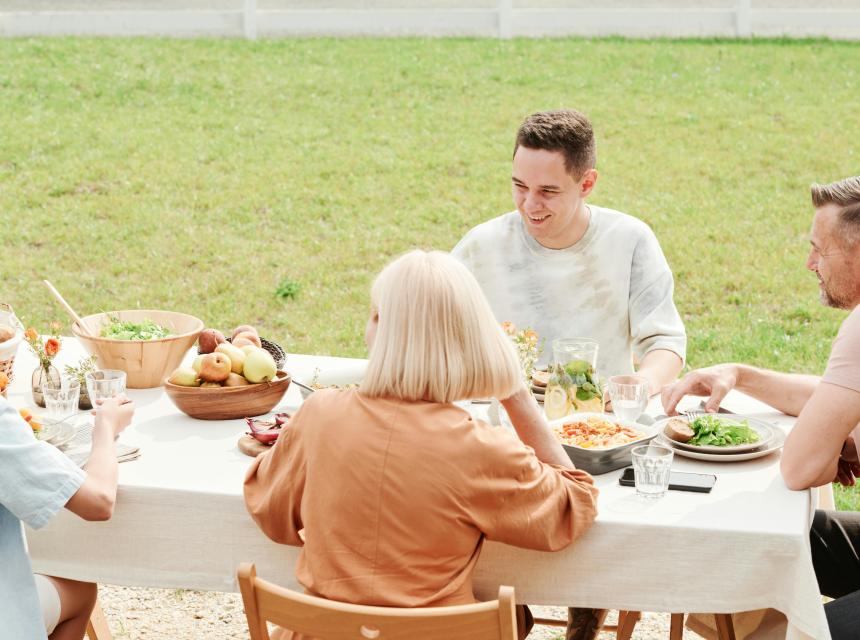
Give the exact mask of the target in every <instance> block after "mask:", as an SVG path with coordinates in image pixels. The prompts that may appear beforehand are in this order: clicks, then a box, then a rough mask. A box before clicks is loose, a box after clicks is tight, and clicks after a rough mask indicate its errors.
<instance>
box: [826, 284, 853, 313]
mask: <svg viewBox="0 0 860 640" xmlns="http://www.w3.org/2000/svg"><path fill="white" fill-rule="evenodd" d="M820 295H821V303H822V304H823V305H824V306H826V307H833V308H834V309H852V308H853V307H854V305H853V304H851V300H850V298H849V297H848V296H847V295H845V294H843V293H841V292H839V291H835V290H834V288H833V287H832V286H830V283H829V282H825V283H822V286H821V292H820Z"/></svg>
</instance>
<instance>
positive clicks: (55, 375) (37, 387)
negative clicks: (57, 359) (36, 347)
mask: <svg viewBox="0 0 860 640" xmlns="http://www.w3.org/2000/svg"><path fill="white" fill-rule="evenodd" d="M48 381H51V382H53V383H54V384H57V385H59V384H60V370H59V369H57V368H56V367H55V366H54V365H49V366H48V368H47V369H44V368H42V367H36V369H35V370H34V371H33V378H32V389H33V402H35V403H36V405H37V406H39V407H43V408H44V406H45V396H44V395H42V385H43V384H45V383H46V382H48Z"/></svg>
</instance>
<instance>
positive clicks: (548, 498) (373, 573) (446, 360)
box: [245, 251, 597, 637]
mask: <svg viewBox="0 0 860 640" xmlns="http://www.w3.org/2000/svg"><path fill="white" fill-rule="evenodd" d="M365 338H366V341H367V345H368V349H369V350H370V359H369V365H368V369H367V374H366V376H365V378H364V381H363V382H362V383H361V385H360V387H359V388H357V389H349V390H322V391H318V392H316V393H314V394H313V395H312V396H311V397H310V398H308V399H307V401H305V403H304V404H303V405H302V407H301V409H300V410H299V411H298V412H297V413H296V414H295V416H293V419H292V421H291V423H290V425H289V428H287V429H286V431H285V433H284V434H283V435H281V437H280V439H279V440H278V442H277V444H276V445H275V446H274V447H273V449H272V450H271V451H269V452H267V453H266V454H264V455H261V456H260V457H258V458H257V460H256V461H255V463H254V464H253V465H252V467H251V469H250V470H249V472H248V476H247V478H246V480H245V502H246V504H247V506H248V510H249V512H250V513H251V515H252V516H253V518H254V520H255V521H256V522H257V524H258V525H259V526H260V528H261V529H262V530H263V531H264V532H265V533H266V535H268V536H269V537H270V538H271V539H273V540H275V541H276V542H280V543H284V544H291V545H298V546H302V547H303V548H302V553H301V555H300V557H299V561H298V565H297V568H296V577H297V579H298V581H299V583H301V584H302V585H303V586H304V587H305V588H306V589H307V590H308V592H309V593H312V594H315V595H320V596H322V597H325V598H329V599H332V600H338V601H342V602H352V603H360V604H368V605H381V606H395V607H427V606H441V605H455V604H465V603H470V602H474V601H475V598H474V595H473V593H472V573H473V571H474V568H475V563H476V562H477V560H478V555H479V554H480V551H481V545H482V543H483V540H484V538H488V539H490V540H496V541H500V542H504V543H507V544H510V545H514V546H519V547H526V548H530V549H540V550H546V551H553V550H558V549H563V548H564V547H566V546H567V545H569V544H570V543H571V542H573V541H574V540H575V539H576V538H577V537H579V536H581V535H582V534H583V533H584V532H585V531H586V530H587V529H588V528H589V526H590V525H591V523H592V521H593V520H594V518H595V515H596V498H597V489H595V488H594V486H593V483H592V479H591V477H590V476H589V475H588V474H586V473H585V472H582V471H577V470H575V469H574V468H573V465H572V464H571V463H570V460H569V459H568V457H567V456H566V455H565V453H564V451H563V449H562V448H561V446H560V445H559V444H558V443H557V442H556V441H555V439H554V438H553V436H552V434H551V433H550V432H549V429H548V427H547V426H546V423H545V422H543V421H542V420H539V419H535V413H536V412H535V411H534V410H532V409H530V408H529V407H527V406H526V405H525V404H524V402H525V401H524V400H522V398H524V397H525V394H524V393H523V392H524V385H523V383H522V377H521V374H520V372H519V365H518V363H517V358H516V355H515V353H514V350H513V347H512V345H511V343H510V341H509V340H508V338H506V337H505V335H504V334H503V332H502V330H501V328H500V327H499V326H498V324H497V323H496V321H495V319H494V318H493V314H492V312H491V310H490V308H489V305H488V304H487V302H486V300H485V299H484V296H483V294H482V293H481V290H480V288H479V286H478V284H477V282H476V281H475V279H474V278H473V277H472V275H471V274H470V273H469V271H468V270H467V269H466V268H465V267H463V266H462V265H461V264H460V263H459V262H457V261H456V260H455V259H453V258H451V257H450V256H449V255H448V254H445V253H441V252H430V253H427V252H423V251H412V252H410V253H407V254H406V255H404V256H402V257H400V258H398V259H396V260H395V261H394V262H392V263H391V264H389V265H388V266H387V267H386V268H385V269H384V270H383V271H382V273H381V274H380V275H379V276H378V277H377V279H376V281H375V283H374V285H373V288H372V291H371V312H370V318H369V319H368V323H367V329H366V335H365ZM490 396H494V397H497V398H505V399H508V398H518V399H519V400H516V401H514V402H510V401H509V402H508V406H509V407H510V409H511V414H512V418H513V421H514V423H515V427H516V428H517V430H518V433H519V435H520V438H519V439H518V438H517V437H516V436H515V435H514V434H512V433H510V432H509V431H507V430H506V429H504V428H502V427H492V426H490V425H488V424H485V423H483V422H481V421H479V420H475V419H473V418H472V417H471V415H469V413H468V412H467V411H465V410H464V409H461V408H459V407H458V406H456V405H454V404H453V402H454V401H457V400H465V399H469V398H478V397H490ZM527 445H530V446H527ZM535 451H537V452H538V454H539V455H536V454H535ZM514 586H516V585H514ZM522 631H523V632H524V633H527V629H523V630H522ZM285 637H290V635H289V634H286V635H285Z"/></svg>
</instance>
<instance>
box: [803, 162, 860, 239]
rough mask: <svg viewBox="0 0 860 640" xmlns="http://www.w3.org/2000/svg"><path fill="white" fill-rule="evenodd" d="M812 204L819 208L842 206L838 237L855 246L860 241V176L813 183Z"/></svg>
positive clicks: (838, 222) (838, 223)
mask: <svg viewBox="0 0 860 640" xmlns="http://www.w3.org/2000/svg"><path fill="white" fill-rule="evenodd" d="M810 190H811V191H812V205H813V206H814V207H815V208H816V209H817V208H819V207H823V206H825V205H828V204H835V205H837V206H838V207H840V208H841V209H840V211H839V217H838V218H837V225H838V229H837V231H838V237H839V238H840V240H841V242H842V243H843V245H845V246H846V247H850V248H853V247H854V245H856V244H857V243H858V242H860V176H855V177H853V178H845V179H844V180H840V181H839V182H832V183H830V184H813V185H812V187H811V188H810Z"/></svg>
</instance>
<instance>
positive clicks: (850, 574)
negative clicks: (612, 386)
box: [663, 176, 860, 640]
mask: <svg viewBox="0 0 860 640" xmlns="http://www.w3.org/2000/svg"><path fill="white" fill-rule="evenodd" d="M812 204H813V207H814V208H815V215H814V217H813V219H812V231H811V233H810V236H809V241H810V245H811V246H810V249H809V256H808V258H807V260H806V267H807V269H809V270H810V271H812V272H813V273H815V275H816V276H817V277H818V287H819V291H820V294H821V302H822V303H823V304H825V305H826V306H828V307H835V308H837V309H845V310H846V311H850V313H849V314H848V316H847V317H846V318H845V320H844V321H843V322H842V326H841V327H840V328H839V333H838V335H837V336H836V339H835V340H834V341H833V346H832V348H831V351H830V357H829V359H828V361H827V368H826V369H825V371H824V375H823V376H821V377H819V376H811V375H801V374H796V373H779V372H777V371H768V370H765V369H758V368H755V367H751V366H748V365H744V364H735V363H731V364H720V365H716V366H713V367H708V368H706V369H701V370H698V371H693V372H691V373H689V374H687V375H686V376H685V377H684V378H683V379H682V380H680V381H679V382H677V383H676V384H674V385H672V386H671V387H667V388H666V389H664V391H663V406H664V407H665V409H666V413H668V414H669V415H673V414H674V413H675V412H676V411H675V410H676V407H677V405H678V402H679V401H680V400H681V398H683V397H684V396H685V395H687V394H690V395H699V396H710V397H709V398H708V400H707V402H706V404H705V408H706V409H707V410H708V411H716V410H717V409H718V408H719V406H720V401H722V399H723V398H724V397H725V396H726V394H727V393H728V392H729V391H730V390H731V389H738V390H740V391H743V392H744V393H746V394H747V395H751V396H753V397H754V398H756V399H758V400H761V401H762V402H765V403H767V404H769V405H770V406H772V407H774V408H776V409H778V410H779V411H782V412H783V413H786V414H788V415H791V416H797V422H796V423H795V425H794V428H793V429H792V430H791V433H789V435H788V438H787V439H786V441H785V447H784V448H783V452H782V460H781V461H780V470H781V471H782V476H783V478H784V480H785V484H786V485H787V486H788V488H789V489H794V490H804V489H809V488H811V487H818V486H821V485H825V484H828V483H830V482H839V483H841V484H843V485H846V486H853V485H854V484H855V479H856V478H857V477H860V461H858V455H857V445H856V442H857V438H858V436H860V426H858V425H860V176H857V177H853V178H846V179H844V180H841V181H839V182H834V183H832V184H828V185H818V184H814V185H812ZM810 538H811V549H812V562H813V565H814V566H815V575H816V576H817V578H818V586H819V588H820V589H821V593H822V594H824V595H826V596H829V597H831V598H835V599H834V600H833V601H832V602H829V603H827V604H826V605H825V606H824V611H825V613H826V614H827V622H828V625H829V626H830V634H831V636H832V637H833V640H854V639H855V638H857V637H858V634H860V559H858V558H860V513H858V512H854V511H821V510H819V511H816V513H815V518H814V520H813V524H812V531H811V533H810Z"/></svg>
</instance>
